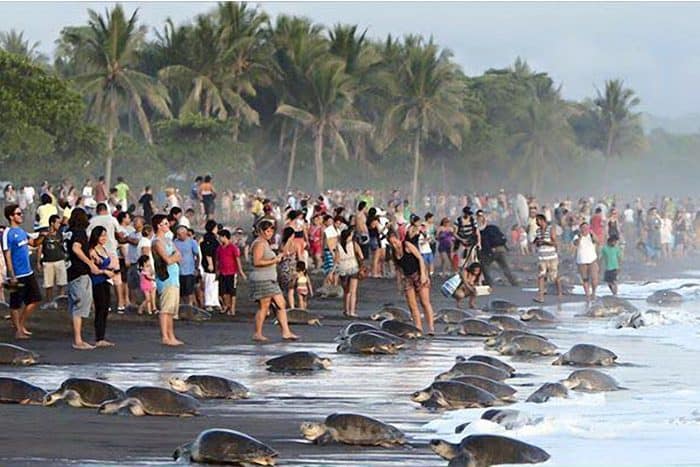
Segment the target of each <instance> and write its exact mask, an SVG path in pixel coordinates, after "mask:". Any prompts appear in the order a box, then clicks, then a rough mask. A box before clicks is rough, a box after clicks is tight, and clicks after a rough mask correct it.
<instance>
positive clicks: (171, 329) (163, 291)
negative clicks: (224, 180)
mask: <svg viewBox="0 0 700 467" xmlns="http://www.w3.org/2000/svg"><path fill="white" fill-rule="evenodd" d="M151 224H152V225H153V229H154V230H155V232H156V238H155V239H154V240H153V260H154V261H155V265H154V266H155V270H156V289H157V290H158V297H159V299H160V313H159V314H158V319H159V321H160V334H161V342H162V343H163V344H164V345H168V346H178V345H182V344H183V342H182V341H180V340H178V339H177V338H176V337H175V324H174V319H175V318H177V316H178V312H179V309H180V266H179V265H178V262H179V261H180V252H179V251H177V249H176V248H175V246H174V245H173V242H172V241H171V240H168V238H167V237H166V234H167V233H168V232H170V222H168V218H167V216H165V215H163V214H156V215H155V216H153V220H152V221H151ZM159 263H160V264H159Z"/></svg>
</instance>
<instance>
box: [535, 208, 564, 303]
mask: <svg viewBox="0 0 700 467" xmlns="http://www.w3.org/2000/svg"><path fill="white" fill-rule="evenodd" d="M535 222H537V230H536V231H535V241H534V242H533V244H534V246H535V248H536V249H537V285H538V292H537V296H536V297H535V298H533V299H532V300H533V301H534V302H537V303H544V293H545V285H546V281H550V282H554V283H555V284H556V286H557V295H558V296H559V297H561V281H560V280H559V255H558V254H557V234H556V233H555V231H554V229H552V225H551V224H549V223H548V222H547V218H546V217H545V216H544V214H537V215H536V216H535Z"/></svg>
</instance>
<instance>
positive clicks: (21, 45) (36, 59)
mask: <svg viewBox="0 0 700 467" xmlns="http://www.w3.org/2000/svg"><path fill="white" fill-rule="evenodd" d="M39 44H40V43H39V42H35V43H33V44H30V43H29V40H25V39H24V31H21V32H19V33H18V32H17V31H15V30H14V29H10V31H9V32H0V49H2V50H4V51H5V52H9V53H11V54H16V55H21V56H22V57H25V58H26V59H28V60H29V61H30V62H32V63H34V64H36V65H46V64H47V63H48V60H49V59H48V57H47V56H46V55H44V54H42V53H41V52H39V50H38V49H39Z"/></svg>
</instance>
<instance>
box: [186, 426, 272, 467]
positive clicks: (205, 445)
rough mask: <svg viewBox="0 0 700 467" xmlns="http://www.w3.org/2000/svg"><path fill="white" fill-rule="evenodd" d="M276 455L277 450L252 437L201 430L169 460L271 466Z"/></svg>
mask: <svg viewBox="0 0 700 467" xmlns="http://www.w3.org/2000/svg"><path fill="white" fill-rule="evenodd" d="M277 456H278V453H277V451H275V450H274V449H272V448H271V447H270V446H268V445H267V444H265V443H263V442H261V441H259V440H257V439H255V438H253V437H252V436H250V435H247V434H245V433H241V432H240V431H235V430H226V429H223V428H211V429H209V430H204V431H202V432H201V433H199V435H197V438H195V440H194V441H193V442H191V443H187V444H185V445H183V446H180V447H179V448H177V449H176V450H175V452H174V453H173V459H175V460H180V461H182V460H184V461H191V462H198V463H203V464H234V465H247V464H255V465H275V462H276V459H277Z"/></svg>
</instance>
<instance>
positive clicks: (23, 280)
mask: <svg viewBox="0 0 700 467" xmlns="http://www.w3.org/2000/svg"><path fill="white" fill-rule="evenodd" d="M23 218H24V213H23V212H22V210H21V209H20V208H19V206H18V205H17V204H10V205H8V206H5V219H7V220H8V221H9V222H10V226H9V227H8V228H7V229H5V231H4V232H3V235H2V249H3V252H4V254H5V263H6V266H7V281H8V283H9V288H10V290H11V292H10V313H11V315H12V325H13V326H14V328H15V338H16V339H29V338H30V337H31V335H32V333H31V332H29V330H28V329H27V327H26V323H27V319H29V316H30V315H31V314H32V312H33V311H34V309H36V307H37V305H38V304H39V302H40V301H41V291H40V290H39V284H38V282H37V280H36V276H35V275H34V271H33V270H32V265H31V261H30V259H29V246H37V245H38V244H39V243H40V242H41V240H39V238H36V239H33V238H29V235H27V232H25V231H24V229H22V227H21V226H22V221H23Z"/></svg>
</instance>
